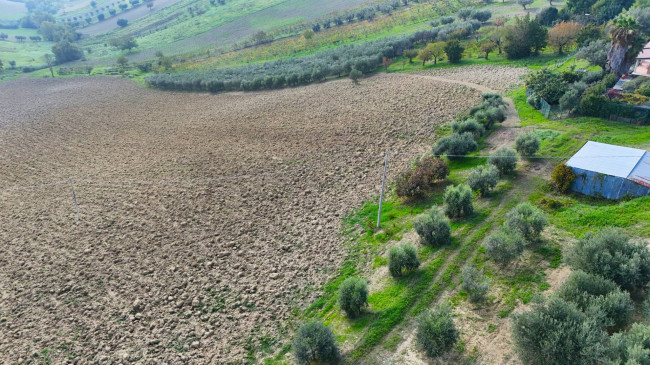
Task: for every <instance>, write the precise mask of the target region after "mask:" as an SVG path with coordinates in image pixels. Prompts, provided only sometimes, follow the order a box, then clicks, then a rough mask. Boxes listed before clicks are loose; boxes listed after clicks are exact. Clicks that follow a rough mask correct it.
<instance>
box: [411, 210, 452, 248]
mask: <svg viewBox="0 0 650 365" xmlns="http://www.w3.org/2000/svg"><path fill="white" fill-rule="evenodd" d="M413 228H415V231H416V232H417V233H418V235H419V236H420V242H421V243H422V244H423V245H429V246H442V245H446V244H449V243H450V242H451V228H450V226H449V220H447V217H445V216H444V214H442V212H441V211H440V209H439V208H438V207H432V208H431V209H429V211H427V212H426V213H424V214H422V215H420V216H418V217H417V218H416V219H415V221H414V222H413Z"/></svg>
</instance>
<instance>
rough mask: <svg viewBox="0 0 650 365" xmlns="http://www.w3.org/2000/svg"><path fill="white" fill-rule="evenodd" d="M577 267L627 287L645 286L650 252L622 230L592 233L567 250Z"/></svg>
mask: <svg viewBox="0 0 650 365" xmlns="http://www.w3.org/2000/svg"><path fill="white" fill-rule="evenodd" d="M565 260H566V262H567V263H568V264H569V266H571V267H572V268H573V269H574V270H582V271H584V272H587V273H590V274H594V275H600V276H602V277H603V278H605V279H609V280H612V281H614V282H615V283H616V284H618V285H620V286H621V288H623V289H625V290H634V289H636V288H641V287H643V286H644V285H646V284H647V283H648V282H650V251H648V248H647V247H645V246H644V245H643V244H642V243H634V242H631V241H630V238H629V237H628V236H627V235H626V234H625V233H624V232H623V231H621V230H620V229H616V228H606V229H604V230H602V231H600V232H598V233H593V232H589V233H587V234H586V235H585V236H584V238H582V239H581V240H578V242H576V244H575V245H573V246H572V247H570V248H569V249H568V250H567V252H566V253H565Z"/></svg>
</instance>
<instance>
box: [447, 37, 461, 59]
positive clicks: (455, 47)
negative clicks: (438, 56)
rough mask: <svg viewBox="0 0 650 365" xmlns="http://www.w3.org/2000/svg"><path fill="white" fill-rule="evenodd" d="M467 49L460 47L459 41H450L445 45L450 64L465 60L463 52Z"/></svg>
mask: <svg viewBox="0 0 650 365" xmlns="http://www.w3.org/2000/svg"><path fill="white" fill-rule="evenodd" d="M464 50H465V49H464V48H463V47H462V46H461V45H460V41H458V40H457V39H451V40H448V41H447V43H446V44H445V54H446V55H447V59H448V60H449V63H458V62H460V60H461V58H463V51H464Z"/></svg>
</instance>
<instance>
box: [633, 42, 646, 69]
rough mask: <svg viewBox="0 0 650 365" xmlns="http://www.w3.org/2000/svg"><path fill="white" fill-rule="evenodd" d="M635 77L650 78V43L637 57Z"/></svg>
mask: <svg viewBox="0 0 650 365" xmlns="http://www.w3.org/2000/svg"><path fill="white" fill-rule="evenodd" d="M632 74H633V75H638V76H650V42H648V44H646V45H645V46H644V47H643V49H642V50H641V52H639V55H638V56H637V57H636V63H635V65H634V72H632Z"/></svg>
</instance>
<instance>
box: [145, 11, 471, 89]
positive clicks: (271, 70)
mask: <svg viewBox="0 0 650 365" xmlns="http://www.w3.org/2000/svg"><path fill="white" fill-rule="evenodd" d="M480 25H481V24H480V22H478V21H476V20H468V21H466V22H454V23H451V24H445V25H443V26H440V27H436V28H434V29H432V30H430V31H423V32H416V33H414V34H410V35H404V36H400V37H386V38H382V39H379V40H374V41H369V42H366V43H362V44H357V45H345V46H341V47H336V48H333V49H331V50H327V51H323V52H319V53H317V54H315V55H312V56H306V57H299V58H290V59H282V60H277V61H272V62H267V63H264V64H255V65H247V66H242V67H234V68H222V69H212V70H202V71H196V70H193V71H184V72H178V73H174V74H155V75H151V76H149V77H147V78H146V81H147V82H148V83H149V84H150V85H152V86H153V87H156V88H160V89H167V90H184V91H202V92H222V91H253V90H261V89H279V88H284V87H294V86H299V85H306V84H309V83H313V82H321V81H323V80H325V78H327V77H340V76H343V75H350V76H351V77H352V78H353V79H358V77H359V74H358V73H361V74H367V73H370V72H373V71H375V70H376V69H377V67H379V66H380V65H382V64H384V65H386V60H390V59H393V58H395V57H397V56H400V55H402V54H404V51H405V50H409V49H412V48H413V47H414V46H415V45H416V44H419V43H425V44H426V43H427V42H430V41H433V40H436V39H447V36H448V35H449V34H452V33H454V32H456V33H460V34H461V35H462V36H467V35H468V34H470V33H472V32H475V31H476V30H478V28H479V27H480ZM454 39H456V38H454ZM445 52H449V54H450V56H449V57H450V58H453V57H455V56H452V53H453V54H454V55H458V57H457V58H458V59H460V56H461V55H462V52H463V50H462V47H460V44H459V43H454V42H450V43H449V44H447V47H446V48H445ZM454 59H456V58H454ZM353 70H356V71H355V72H354V73H353V74H352V75H351V73H352V72H353Z"/></svg>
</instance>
